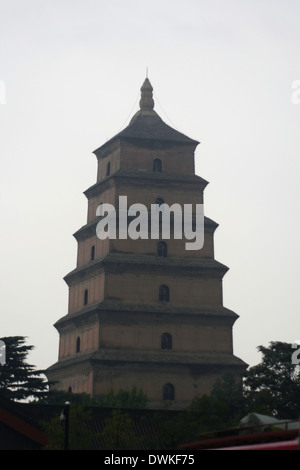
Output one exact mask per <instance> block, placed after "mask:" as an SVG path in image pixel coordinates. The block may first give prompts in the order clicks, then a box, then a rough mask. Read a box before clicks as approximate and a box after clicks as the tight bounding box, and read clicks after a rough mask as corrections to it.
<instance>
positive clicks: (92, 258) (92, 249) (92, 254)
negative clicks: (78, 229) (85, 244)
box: [91, 245, 95, 261]
mask: <svg viewBox="0 0 300 470" xmlns="http://www.w3.org/2000/svg"><path fill="white" fill-rule="evenodd" d="M94 259H95V245H93V246H92V248H91V261H93V260H94Z"/></svg>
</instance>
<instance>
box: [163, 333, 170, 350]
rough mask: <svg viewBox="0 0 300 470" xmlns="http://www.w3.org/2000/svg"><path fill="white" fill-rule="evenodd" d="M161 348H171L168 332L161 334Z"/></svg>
mask: <svg viewBox="0 0 300 470" xmlns="http://www.w3.org/2000/svg"><path fill="white" fill-rule="evenodd" d="M161 349H172V335H170V333H163V334H162V335H161Z"/></svg>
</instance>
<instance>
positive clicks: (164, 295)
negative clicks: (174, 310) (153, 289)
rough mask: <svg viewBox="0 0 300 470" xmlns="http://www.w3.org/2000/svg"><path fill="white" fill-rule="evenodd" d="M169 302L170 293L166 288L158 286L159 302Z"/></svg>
mask: <svg viewBox="0 0 300 470" xmlns="http://www.w3.org/2000/svg"><path fill="white" fill-rule="evenodd" d="M169 300H170V291H169V288H168V286H160V288H159V301H160V302H169Z"/></svg>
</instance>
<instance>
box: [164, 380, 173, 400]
mask: <svg viewBox="0 0 300 470" xmlns="http://www.w3.org/2000/svg"><path fill="white" fill-rule="evenodd" d="M163 400H175V387H174V385H173V384H165V385H164V387H163Z"/></svg>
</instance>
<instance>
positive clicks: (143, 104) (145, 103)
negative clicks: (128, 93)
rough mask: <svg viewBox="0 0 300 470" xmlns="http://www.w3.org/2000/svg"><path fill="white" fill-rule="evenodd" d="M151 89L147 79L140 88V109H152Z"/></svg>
mask: <svg viewBox="0 0 300 470" xmlns="http://www.w3.org/2000/svg"><path fill="white" fill-rule="evenodd" d="M152 95H153V88H152V85H151V83H150V81H149V78H148V77H147V78H146V79H145V81H144V83H143V85H142V87H141V99H140V109H153V108H154V100H153V96H152Z"/></svg>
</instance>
